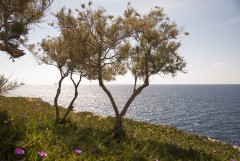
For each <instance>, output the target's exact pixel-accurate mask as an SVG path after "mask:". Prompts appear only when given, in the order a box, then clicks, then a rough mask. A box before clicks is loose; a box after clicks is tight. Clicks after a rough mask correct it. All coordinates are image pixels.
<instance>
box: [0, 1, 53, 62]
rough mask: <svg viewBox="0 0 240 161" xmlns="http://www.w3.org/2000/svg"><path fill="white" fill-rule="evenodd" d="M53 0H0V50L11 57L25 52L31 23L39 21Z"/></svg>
mask: <svg viewBox="0 0 240 161" xmlns="http://www.w3.org/2000/svg"><path fill="white" fill-rule="evenodd" d="M52 2H53V0H0V50H2V51H6V52H7V53H8V54H9V55H10V56H11V57H12V58H18V57H21V56H23V55H24V54H25V53H24V52H23V51H22V50H19V49H18V48H19V45H24V44H25V43H26V41H27V36H28V33H29V30H30V27H31V25H34V24H36V23H39V22H41V20H42V18H43V17H44V13H45V11H46V10H47V8H48V7H49V6H50V5H51V4H52Z"/></svg>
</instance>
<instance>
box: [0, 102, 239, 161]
mask: <svg viewBox="0 0 240 161" xmlns="http://www.w3.org/2000/svg"><path fill="white" fill-rule="evenodd" d="M65 112H66V109H63V108H60V113H61V114H63V113H65ZM54 115H55V107H54V106H51V105H50V104H48V103H45V102H43V101H41V99H33V98H7V97H0V129H1V130H0V138H1V142H0V160H2V161H9V160H22V161H29V160H45V161H48V160H52V161H53V160H57V161H66V160H68V161H77V160H89V161H90V160H91V161H94V160H105V161H114V160H115V161H117V160H139V161H144V160H146V161H156V160H161V161H173V160H174V161H175V160H179V161H186V160H191V161H193V160H196V161H210V160H211V161H237V160H240V151H239V149H237V148H234V147H233V146H232V145H230V144H224V143H221V142H218V141H215V142H214V141H211V140H210V139H208V137H206V136H199V135H196V134H192V133H188V132H183V131H181V130H178V129H176V128H174V127H170V126H166V125H153V124H148V123H145V122H136V121H132V120H129V119H124V122H123V124H124V126H125V127H126V129H127V132H128V134H129V135H128V138H126V139H125V140H122V141H121V142H118V141H117V140H115V139H114V137H113V136H112V135H109V132H110V130H111V128H112V126H113V124H114V118H113V117H102V116H95V115H93V114H92V113H89V112H81V113H71V115H70V116H71V117H70V119H71V122H69V123H68V124H61V125H57V126H55V125H54ZM17 148H18V149H17ZM20 149H22V150H23V151H21V150H20ZM23 152H24V154H23Z"/></svg>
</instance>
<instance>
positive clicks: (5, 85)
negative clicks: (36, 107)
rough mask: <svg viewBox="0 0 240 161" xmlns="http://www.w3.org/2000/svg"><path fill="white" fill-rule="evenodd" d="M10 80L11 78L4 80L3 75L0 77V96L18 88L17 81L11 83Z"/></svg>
mask: <svg viewBox="0 0 240 161" xmlns="http://www.w3.org/2000/svg"><path fill="white" fill-rule="evenodd" d="M10 78H11V76H10V77H8V78H6V77H5V76H4V75H0V96H1V95H3V94H4V93H6V92H7V91H10V90H13V89H15V88H17V87H18V86H19V85H18V83H17V81H11V80H10Z"/></svg>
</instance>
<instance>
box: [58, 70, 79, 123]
mask: <svg viewBox="0 0 240 161" xmlns="http://www.w3.org/2000/svg"><path fill="white" fill-rule="evenodd" d="M70 78H71V80H72V82H73V85H74V89H75V92H74V97H73V99H72V101H71V103H70V104H69V106H68V109H67V112H66V113H65V115H64V116H63V118H62V120H61V123H63V124H65V123H66V122H67V116H68V115H69V113H70V112H71V111H72V110H73V108H74V107H73V103H74V102H75V100H76V99H77V97H78V86H79V84H80V82H81V80H82V75H81V74H80V78H79V80H78V82H77V83H75V81H74V79H73V78H72V73H71V76H70Z"/></svg>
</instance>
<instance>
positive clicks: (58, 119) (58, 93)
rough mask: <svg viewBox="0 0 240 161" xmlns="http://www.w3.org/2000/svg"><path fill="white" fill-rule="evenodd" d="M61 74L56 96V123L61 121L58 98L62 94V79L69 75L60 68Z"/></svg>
mask: <svg viewBox="0 0 240 161" xmlns="http://www.w3.org/2000/svg"><path fill="white" fill-rule="evenodd" d="M60 74H61V78H60V80H59V82H58V89H57V93H56V95H55V97H54V106H55V113H56V116H55V117H56V118H55V124H58V123H59V121H60V113H59V106H58V98H59V96H60V93H61V88H62V81H63V80H64V79H65V78H66V77H67V75H68V74H67V73H63V71H62V70H61V69H60Z"/></svg>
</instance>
